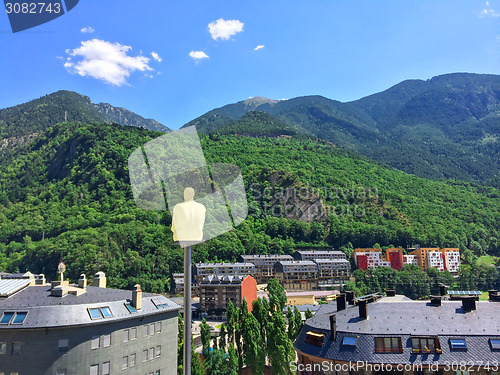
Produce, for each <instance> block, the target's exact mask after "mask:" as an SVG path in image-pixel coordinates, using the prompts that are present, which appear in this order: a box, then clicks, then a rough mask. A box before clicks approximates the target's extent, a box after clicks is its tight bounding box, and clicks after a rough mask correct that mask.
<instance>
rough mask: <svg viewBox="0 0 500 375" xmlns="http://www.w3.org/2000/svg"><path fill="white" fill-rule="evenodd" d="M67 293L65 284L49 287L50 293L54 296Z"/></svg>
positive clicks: (61, 295) (62, 295)
mask: <svg viewBox="0 0 500 375" xmlns="http://www.w3.org/2000/svg"><path fill="white" fill-rule="evenodd" d="M67 294H68V287H67V286H66V285H57V286H54V287H52V288H51V289H50V295H51V296H54V297H64V296H65V295H67Z"/></svg>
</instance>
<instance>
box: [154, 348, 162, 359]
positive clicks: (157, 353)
mask: <svg viewBox="0 0 500 375" xmlns="http://www.w3.org/2000/svg"><path fill="white" fill-rule="evenodd" d="M155 355H156V358H158V357H159V356H161V345H158V346H157V347H156V353H155Z"/></svg>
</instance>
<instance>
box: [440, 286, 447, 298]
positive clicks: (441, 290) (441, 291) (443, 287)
mask: <svg viewBox="0 0 500 375" xmlns="http://www.w3.org/2000/svg"><path fill="white" fill-rule="evenodd" d="M439 294H440V295H441V296H445V295H446V285H444V284H440V285H439Z"/></svg>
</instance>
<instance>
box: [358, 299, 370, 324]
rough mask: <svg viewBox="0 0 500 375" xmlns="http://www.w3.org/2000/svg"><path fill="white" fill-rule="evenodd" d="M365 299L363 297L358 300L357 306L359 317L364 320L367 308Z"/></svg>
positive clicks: (366, 317) (366, 316) (366, 315)
mask: <svg viewBox="0 0 500 375" xmlns="http://www.w3.org/2000/svg"><path fill="white" fill-rule="evenodd" d="M367 304H368V303H367V301H366V300H364V299H360V300H358V306H359V319H361V320H366V319H368V309H367Z"/></svg>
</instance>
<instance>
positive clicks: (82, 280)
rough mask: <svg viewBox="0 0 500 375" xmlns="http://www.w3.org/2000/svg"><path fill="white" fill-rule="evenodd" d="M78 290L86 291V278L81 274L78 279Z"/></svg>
mask: <svg viewBox="0 0 500 375" xmlns="http://www.w3.org/2000/svg"><path fill="white" fill-rule="evenodd" d="M78 288H82V289H87V277H86V276H85V275H84V274H83V273H82V274H81V275H80V278H79V279H78Z"/></svg>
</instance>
